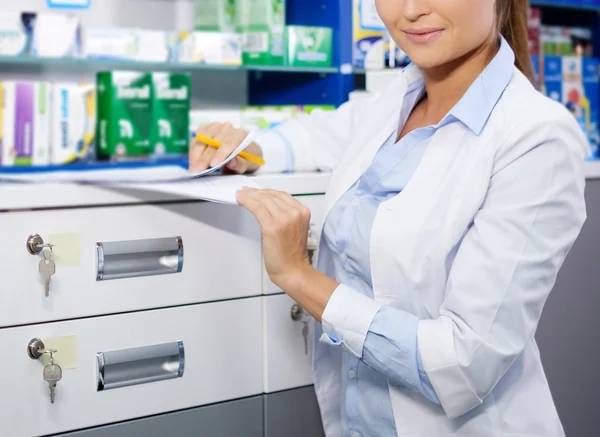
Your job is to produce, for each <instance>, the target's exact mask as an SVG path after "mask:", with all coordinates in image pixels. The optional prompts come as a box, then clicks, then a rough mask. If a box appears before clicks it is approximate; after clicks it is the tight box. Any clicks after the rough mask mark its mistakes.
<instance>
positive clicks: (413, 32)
mask: <svg viewBox="0 0 600 437" xmlns="http://www.w3.org/2000/svg"><path fill="white" fill-rule="evenodd" d="M443 31H444V29H440V28H434V27H428V28H422V29H410V30H405V31H404V33H405V34H406V36H407V37H408V39H410V40H411V41H412V42H414V43H417V44H427V43H430V42H432V41H434V40H436V39H438V38H439V37H440V35H441V34H442V32H443Z"/></svg>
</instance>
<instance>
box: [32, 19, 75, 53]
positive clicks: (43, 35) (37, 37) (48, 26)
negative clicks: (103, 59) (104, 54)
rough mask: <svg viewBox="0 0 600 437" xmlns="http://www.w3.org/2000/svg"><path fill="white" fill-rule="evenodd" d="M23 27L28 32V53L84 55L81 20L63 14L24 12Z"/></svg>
mask: <svg viewBox="0 0 600 437" xmlns="http://www.w3.org/2000/svg"><path fill="white" fill-rule="evenodd" d="M21 20H22V23H23V28H24V30H25V33H26V34H27V38H28V40H29V41H28V44H27V54H29V55H32V56H39V57H45V58H73V57H75V58H77V57H81V56H82V50H81V45H82V44H81V32H82V28H81V20H80V19H79V18H78V17H75V16H71V15H63V14H47V13H37V12H23V13H22V14H21Z"/></svg>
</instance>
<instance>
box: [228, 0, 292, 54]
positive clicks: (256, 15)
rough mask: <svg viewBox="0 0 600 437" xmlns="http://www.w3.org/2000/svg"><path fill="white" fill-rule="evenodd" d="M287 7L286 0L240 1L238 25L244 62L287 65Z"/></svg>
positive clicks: (237, 6) (237, 4) (236, 11)
mask: <svg viewBox="0 0 600 437" xmlns="http://www.w3.org/2000/svg"><path fill="white" fill-rule="evenodd" d="M285 10H286V9H285V0H237V2H236V6H235V13H236V24H237V28H238V31H239V32H240V33H242V48H243V63H244V64H250V65H283V64H284V58H285Z"/></svg>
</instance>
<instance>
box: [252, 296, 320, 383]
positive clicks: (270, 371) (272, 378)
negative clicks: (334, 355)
mask: <svg viewBox="0 0 600 437" xmlns="http://www.w3.org/2000/svg"><path fill="white" fill-rule="evenodd" d="M263 299H264V300H263V307H264V310H263V314H264V316H263V317H264V320H263V338H264V343H263V345H264V354H265V358H264V360H265V363H264V368H265V379H264V392H265V393H272V392H276V391H281V390H288V389H291V388H295V387H302V386H306V385H310V384H312V383H313V377H312V350H313V347H312V338H313V335H314V334H313V323H314V322H313V321H312V319H310V318H308V316H305V317H306V320H309V323H308V328H309V335H308V337H307V340H308V343H307V346H308V353H305V349H304V338H303V336H302V322H300V321H294V320H293V319H292V317H291V309H292V306H293V305H294V301H293V300H292V299H291V298H290V297H288V296H287V295H286V294H278V295H274V296H265V297H264V298H263Z"/></svg>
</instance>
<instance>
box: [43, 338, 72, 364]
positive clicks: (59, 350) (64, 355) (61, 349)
mask: <svg viewBox="0 0 600 437" xmlns="http://www.w3.org/2000/svg"><path fill="white" fill-rule="evenodd" d="M42 341H43V342H44V346H45V347H46V349H56V352H55V353H54V354H52V356H53V357H54V364H58V365H59V366H60V367H62V368H63V369H75V368H76V367H77V339H76V337H75V336H74V335H65V336H62V337H50V338H43V339H42ZM42 363H43V364H44V365H46V364H48V363H50V355H48V354H44V356H43V357H42Z"/></svg>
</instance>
